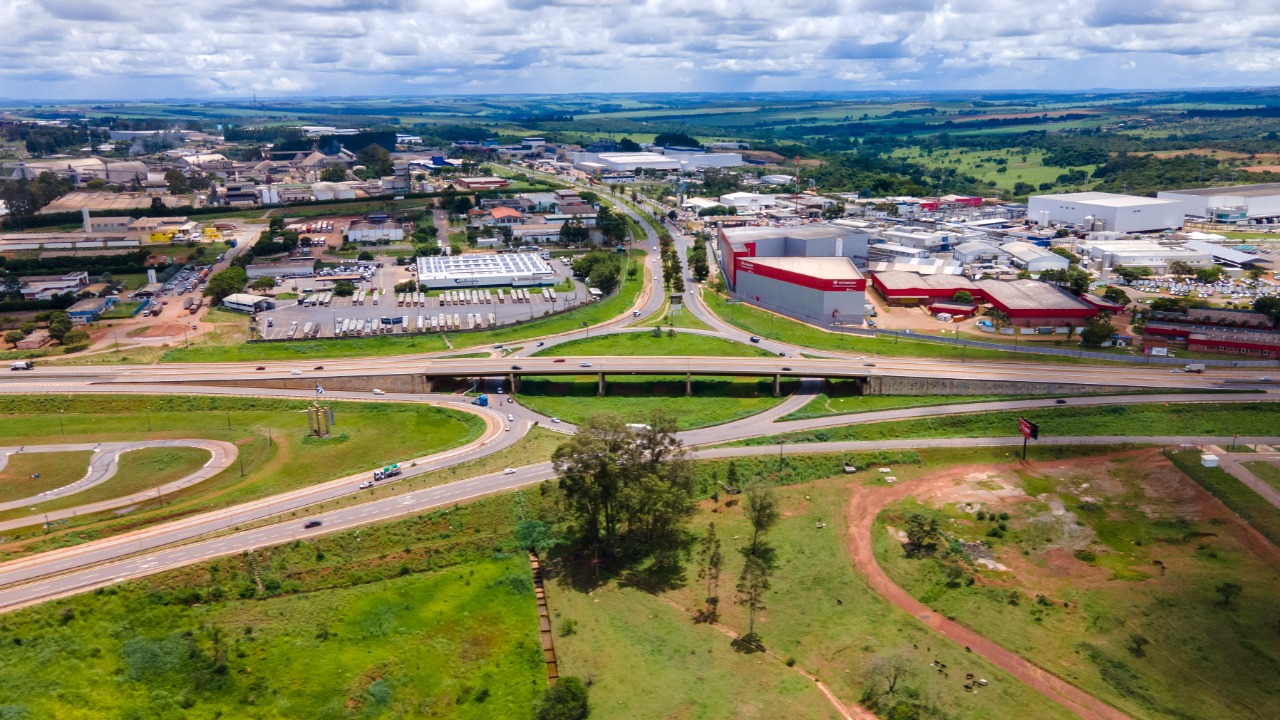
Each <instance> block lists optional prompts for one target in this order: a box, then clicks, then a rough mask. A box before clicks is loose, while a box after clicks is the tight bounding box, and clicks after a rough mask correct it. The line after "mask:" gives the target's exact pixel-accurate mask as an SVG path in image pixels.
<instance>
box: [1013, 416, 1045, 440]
mask: <svg viewBox="0 0 1280 720" xmlns="http://www.w3.org/2000/svg"><path fill="white" fill-rule="evenodd" d="M1018 432H1020V433H1022V437H1023V438H1026V439H1028V440H1036V439H1039V437H1040V426H1039V425H1037V424H1035V423H1033V422H1031V421H1030V420H1028V419H1026V418H1018Z"/></svg>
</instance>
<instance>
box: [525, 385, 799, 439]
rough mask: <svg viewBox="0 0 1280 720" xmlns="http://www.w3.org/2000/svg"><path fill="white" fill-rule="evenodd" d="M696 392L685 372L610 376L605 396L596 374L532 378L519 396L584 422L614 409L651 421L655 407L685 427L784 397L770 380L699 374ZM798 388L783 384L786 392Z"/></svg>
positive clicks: (744, 413) (746, 412)
mask: <svg viewBox="0 0 1280 720" xmlns="http://www.w3.org/2000/svg"><path fill="white" fill-rule="evenodd" d="M692 380H693V395H690V396H686V395H685V379H684V377H683V376H682V377H672V376H645V375H635V376H632V375H627V376H614V377H611V378H609V379H608V394H607V395H605V396H604V397H599V396H598V394H597V392H598V386H597V382H596V378H595V376H590V377H580V376H567V377H555V378H550V377H528V378H525V379H524V380H523V382H522V383H521V385H520V392H518V393H516V397H517V398H519V400H520V402H521V403H522V404H524V405H526V406H528V407H529V408H531V409H532V410H534V411H536V412H539V413H542V414H543V415H549V416H552V417H558V418H560V419H561V420H564V421H566V422H571V423H575V424H576V423H581V422H583V421H584V420H586V419H587V418H589V417H591V416H592V415H594V414H596V413H602V412H613V413H617V414H619V415H621V416H622V417H623V419H624V420H626V421H627V422H636V423H643V422H647V421H648V418H649V416H650V415H652V414H653V411H654V410H664V411H666V412H669V413H671V414H672V415H674V416H675V417H676V419H677V421H678V423H679V427H680V429H681V430H688V429H691V428H698V427H706V426H709V425H719V424H721V423H726V422H731V421H733V420H737V419H740V418H744V417H749V416H751V415H755V414H756V413H760V412H763V411H765V410H768V409H769V408H771V407H773V406H774V405H776V404H778V403H779V402H781V401H782V398H781V397H778V398H775V397H771V394H772V385H771V383H769V382H767V381H756V380H725V379H723V378H713V377H701V376H697V375H695V376H694V377H693V378H692ZM794 387H795V384H794V383H786V384H784V386H783V395H785V394H786V393H787V392H790V391H791V390H793V389H794Z"/></svg>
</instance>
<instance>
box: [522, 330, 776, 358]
mask: <svg viewBox="0 0 1280 720" xmlns="http://www.w3.org/2000/svg"><path fill="white" fill-rule="evenodd" d="M533 355H534V356H555V357H591V356H597V355H640V356H686V357H691V356H706V357H772V355H771V353H768V352H765V351H764V350H761V349H760V348H758V347H754V346H752V345H745V344H743V343H740V342H735V341H733V340H726V339H724V338H718V337H708V336H706V335H695V334H692V333H680V332H677V333H676V335H675V336H674V337H669V336H668V335H667V334H666V333H665V332H664V333H662V334H661V336H660V337H654V336H653V335H652V333H616V334H613V335H598V336H596V337H592V338H586V339H582V340H572V341H570V342H566V343H560V344H559V345H554V346H552V347H549V348H545V349H543V350H539V351H538V352H536V353H533Z"/></svg>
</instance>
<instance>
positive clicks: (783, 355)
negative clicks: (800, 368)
mask: <svg viewBox="0 0 1280 720" xmlns="http://www.w3.org/2000/svg"><path fill="white" fill-rule="evenodd" d="M786 356H787V354H786V353H784V352H780V353H778V357H786Z"/></svg>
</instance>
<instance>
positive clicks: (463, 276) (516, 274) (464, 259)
mask: <svg viewBox="0 0 1280 720" xmlns="http://www.w3.org/2000/svg"><path fill="white" fill-rule="evenodd" d="M555 281H556V277H555V273H554V272H553V271H552V270H551V268H550V267H548V266H547V264H546V262H544V261H543V260H542V258H540V257H538V255H537V254H536V253H528V252H522V253H499V254H493V255H489V254H483V255H482V254H474V255H436V256H432V257H420V258H418V282H419V283H421V284H422V286H423V287H425V288H427V289H430V290H435V289H442V288H454V287H485V286H497V285H511V286H515V287H529V286H533V285H551V284H554V283H555Z"/></svg>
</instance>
